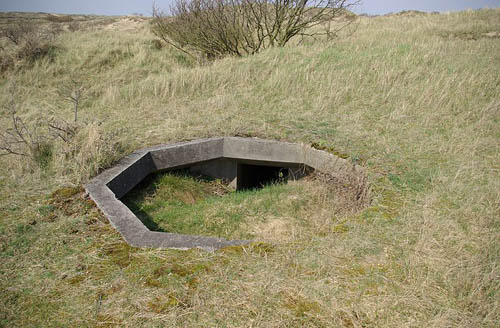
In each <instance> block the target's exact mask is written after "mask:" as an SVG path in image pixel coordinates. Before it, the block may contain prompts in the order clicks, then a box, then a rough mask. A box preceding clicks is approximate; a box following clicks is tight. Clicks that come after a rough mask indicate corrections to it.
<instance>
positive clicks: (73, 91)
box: [57, 79, 85, 123]
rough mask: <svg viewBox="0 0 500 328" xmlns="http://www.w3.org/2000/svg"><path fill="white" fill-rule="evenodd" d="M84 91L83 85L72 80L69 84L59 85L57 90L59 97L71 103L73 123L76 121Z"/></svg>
mask: <svg viewBox="0 0 500 328" xmlns="http://www.w3.org/2000/svg"><path fill="white" fill-rule="evenodd" d="M84 91H85V87H84V86H83V84H82V83H81V82H78V81H76V80H74V79H71V80H70V81H69V83H64V84H61V85H60V87H59V89H58V90H57V93H58V94H59V96H61V97H62V98H64V99H66V100H69V101H70V102H71V103H73V113H74V117H75V123H76V122H77V121H78V109H79V106H80V101H81V99H82V97H83V93H84Z"/></svg>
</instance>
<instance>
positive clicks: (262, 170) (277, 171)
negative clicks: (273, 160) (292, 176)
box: [236, 164, 288, 190]
mask: <svg viewBox="0 0 500 328" xmlns="http://www.w3.org/2000/svg"><path fill="white" fill-rule="evenodd" d="M237 172H238V174H237V178H236V190H248V189H258V188H262V187H264V186H267V185H269V184H274V183H279V182H284V181H285V180H286V179H288V169H286V168H284V167H276V166H264V165H251V164H238V169H237Z"/></svg>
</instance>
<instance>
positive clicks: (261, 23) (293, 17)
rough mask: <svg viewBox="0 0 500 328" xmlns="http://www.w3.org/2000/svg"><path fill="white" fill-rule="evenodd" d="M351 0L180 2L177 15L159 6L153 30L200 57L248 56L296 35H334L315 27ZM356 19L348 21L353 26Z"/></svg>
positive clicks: (175, 8)
mask: <svg viewBox="0 0 500 328" xmlns="http://www.w3.org/2000/svg"><path fill="white" fill-rule="evenodd" d="M356 3H357V1H348V0H176V1H175V2H174V4H173V6H172V7H171V9H170V10H171V13H172V16H171V17H168V16H167V15H166V14H165V13H163V12H162V11H160V10H159V9H157V8H156V7H154V8H153V28H152V31H153V33H154V34H155V35H156V36H158V37H159V38H160V39H162V40H163V41H165V42H166V43H168V44H170V45H171V46H173V47H175V48H177V49H179V50H182V51H184V52H185V53H187V54H189V55H191V56H193V57H196V55H197V54H201V55H203V56H205V57H207V58H209V59H211V58H217V57H221V56H224V55H235V56H242V55H248V54H254V53H256V52H258V51H260V50H262V49H265V48H268V47H273V46H279V47H282V46H284V45H286V44H287V43H288V42H289V41H290V40H291V39H292V38H294V37H295V36H304V35H308V36H315V35H320V34H325V35H329V34H330V33H332V31H331V30H330V26H329V25H328V29H326V30H325V29H314V27H316V26H318V25H325V24H326V23H328V22H331V21H332V20H333V19H335V18H337V17H339V16H343V15H345V14H346V13H347V12H348V11H347V9H348V8H349V7H351V6H353V5H354V4H356ZM350 22H351V20H346V21H345V24H349V23H350Z"/></svg>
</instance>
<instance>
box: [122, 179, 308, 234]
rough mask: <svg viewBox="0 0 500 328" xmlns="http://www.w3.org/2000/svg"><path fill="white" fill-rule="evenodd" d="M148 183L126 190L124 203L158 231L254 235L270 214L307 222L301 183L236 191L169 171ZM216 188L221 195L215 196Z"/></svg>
mask: <svg viewBox="0 0 500 328" xmlns="http://www.w3.org/2000/svg"><path fill="white" fill-rule="evenodd" d="M147 183H148V184H149V186H146V187H145V188H144V189H139V190H137V191H135V192H132V193H130V194H129V195H128V196H127V197H126V198H125V199H124V202H125V204H127V206H129V207H130V208H131V209H132V211H133V212H134V213H136V214H137V215H138V216H139V218H141V219H142V220H143V222H145V223H146V225H147V226H148V227H149V228H150V229H153V230H156V231H165V232H175V233H182V234H191V235H208V236H217V237H222V238H227V239H252V238H255V237H256V235H257V234H258V233H259V231H258V229H259V228H262V227H263V226H265V225H266V224H269V223H270V222H269V221H272V219H273V218H277V217H285V218H287V222H286V224H302V225H304V224H306V222H301V221H303V220H301V218H302V217H303V216H304V212H305V210H306V209H307V203H308V201H310V200H309V199H308V198H310V197H308V195H307V193H306V190H304V189H305V188H304V186H303V185H302V184H301V183H300V182H293V183H292V182H290V183H289V184H273V185H268V186H265V187H264V188H262V189H254V190H245V191H238V192H236V191H231V190H229V189H227V188H228V187H226V186H224V185H223V184H222V182H220V181H211V182H209V181H205V180H202V179H199V178H198V179H197V178H195V177H192V176H189V175H184V174H171V173H167V174H162V175H160V176H157V177H155V178H153V179H149V181H147ZM214 188H217V189H219V191H222V193H223V195H217V194H215V191H216V190H213V189H214ZM152 189H153V190H152ZM211 189H212V190H211ZM311 201H312V200H311ZM280 223H281V222H280ZM283 223H284V222H283ZM278 237H279V236H278Z"/></svg>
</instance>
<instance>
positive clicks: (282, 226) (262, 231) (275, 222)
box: [252, 219, 292, 240]
mask: <svg viewBox="0 0 500 328" xmlns="http://www.w3.org/2000/svg"><path fill="white" fill-rule="evenodd" d="M291 230H292V228H291V225H290V222H288V221H285V220H283V219H271V220H268V221H266V222H263V223H261V224H259V225H257V226H256V227H255V228H254V230H253V231H252V233H254V234H255V237H256V238H257V239H259V240H286V239H288V238H289V237H290V236H291V232H292V231H291Z"/></svg>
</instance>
